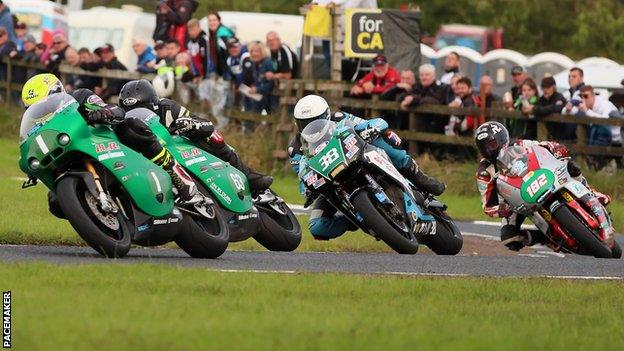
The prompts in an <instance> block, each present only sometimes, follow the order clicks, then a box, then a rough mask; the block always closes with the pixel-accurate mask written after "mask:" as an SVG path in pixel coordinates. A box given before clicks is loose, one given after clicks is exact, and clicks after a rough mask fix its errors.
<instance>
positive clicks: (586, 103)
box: [578, 85, 622, 146]
mask: <svg viewBox="0 0 624 351" xmlns="http://www.w3.org/2000/svg"><path fill="white" fill-rule="evenodd" d="M580 97H581V100H582V101H581V103H580V104H579V106H578V109H579V112H581V113H583V114H584V115H585V116H587V117H595V118H609V117H612V116H616V115H618V109H617V107H615V105H613V103H611V101H609V100H607V99H605V98H603V97H601V96H596V93H595V92H594V88H593V87H592V86H591V85H584V86H583V87H582V88H581V89H580ZM620 129H621V128H620V127H619V126H603V125H596V124H592V125H590V126H589V133H588V134H589V145H597V146H610V145H618V146H619V145H621V144H622V136H621V134H620Z"/></svg>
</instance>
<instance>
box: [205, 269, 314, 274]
mask: <svg viewBox="0 0 624 351" xmlns="http://www.w3.org/2000/svg"><path fill="white" fill-rule="evenodd" d="M215 271H217V272H224V273H279V274H297V273H304V272H297V271H281V270H268V271H264V270H261V269H215Z"/></svg>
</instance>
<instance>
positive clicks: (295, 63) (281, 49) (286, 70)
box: [266, 31, 299, 80]
mask: <svg viewBox="0 0 624 351" xmlns="http://www.w3.org/2000/svg"><path fill="white" fill-rule="evenodd" d="M266 41H267V46H268V47H269V50H270V51H271V61H272V63H273V69H274V70H275V73H270V74H269V75H268V79H272V80H280V79H291V78H297V76H298V74H299V59H298V58H297V55H296V54H295V53H294V52H293V51H292V49H291V48H290V47H289V46H288V45H286V44H283V43H282V40H281V39H280V37H279V34H277V32H274V31H271V32H269V33H267V35H266Z"/></svg>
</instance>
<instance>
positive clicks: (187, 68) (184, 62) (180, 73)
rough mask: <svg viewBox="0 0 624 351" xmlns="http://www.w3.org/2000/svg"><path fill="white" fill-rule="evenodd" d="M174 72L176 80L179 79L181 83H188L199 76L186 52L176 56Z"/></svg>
mask: <svg viewBox="0 0 624 351" xmlns="http://www.w3.org/2000/svg"><path fill="white" fill-rule="evenodd" d="M174 72H175V77H176V79H179V80H180V81H182V83H188V82H190V81H192V80H193V79H194V78H195V77H197V76H199V74H198V72H197V71H196V70H195V67H193V60H192V59H191V55H190V54H189V53H188V52H181V53H179V54H178V55H177V56H176V58H175V69H174Z"/></svg>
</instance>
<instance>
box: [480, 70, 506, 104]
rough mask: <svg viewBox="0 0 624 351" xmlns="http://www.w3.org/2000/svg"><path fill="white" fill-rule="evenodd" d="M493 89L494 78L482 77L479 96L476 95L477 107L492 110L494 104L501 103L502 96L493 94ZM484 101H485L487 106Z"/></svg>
mask: <svg viewBox="0 0 624 351" xmlns="http://www.w3.org/2000/svg"><path fill="white" fill-rule="evenodd" d="M493 88H494V80H492V77H490V76H488V75H485V76H481V80H479V94H478V95H476V98H477V100H476V104H477V106H479V107H487V108H490V107H492V104H494V103H496V102H500V101H501V98H500V96H498V95H496V94H494V93H493ZM483 101H485V106H484V105H483Z"/></svg>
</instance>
